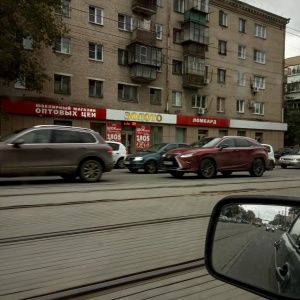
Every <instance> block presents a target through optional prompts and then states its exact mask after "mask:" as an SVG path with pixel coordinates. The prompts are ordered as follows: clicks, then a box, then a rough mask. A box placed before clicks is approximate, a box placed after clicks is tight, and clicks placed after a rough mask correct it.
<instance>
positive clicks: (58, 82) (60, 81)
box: [54, 74, 71, 95]
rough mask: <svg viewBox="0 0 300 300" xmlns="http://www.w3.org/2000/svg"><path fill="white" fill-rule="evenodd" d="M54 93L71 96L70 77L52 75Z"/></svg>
mask: <svg viewBox="0 0 300 300" xmlns="http://www.w3.org/2000/svg"><path fill="white" fill-rule="evenodd" d="M54 93H56V94H65V95H70V94H71V77H70V76H65V75H56V74H55V75H54Z"/></svg>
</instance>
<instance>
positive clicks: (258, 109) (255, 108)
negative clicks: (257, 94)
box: [252, 102, 265, 115]
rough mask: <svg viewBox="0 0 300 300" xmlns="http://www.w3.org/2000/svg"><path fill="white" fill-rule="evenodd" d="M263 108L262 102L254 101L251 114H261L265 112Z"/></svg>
mask: <svg viewBox="0 0 300 300" xmlns="http://www.w3.org/2000/svg"><path fill="white" fill-rule="evenodd" d="M264 108H265V104H264V103H261V102H256V103H254V106H253V108H252V114H253V115H263V114H264V113H265V112H264Z"/></svg>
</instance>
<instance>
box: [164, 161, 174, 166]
mask: <svg viewBox="0 0 300 300" xmlns="http://www.w3.org/2000/svg"><path fill="white" fill-rule="evenodd" d="M164 165H167V166H172V165H173V162H172V161H164Z"/></svg>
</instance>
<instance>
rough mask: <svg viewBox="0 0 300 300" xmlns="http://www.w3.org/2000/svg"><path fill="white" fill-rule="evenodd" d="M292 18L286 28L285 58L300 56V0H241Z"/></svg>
mask: <svg viewBox="0 0 300 300" xmlns="http://www.w3.org/2000/svg"><path fill="white" fill-rule="evenodd" d="M240 1H242V2H245V3H248V4H250V5H253V6H256V7H258V8H260V9H263V10H266V11H269V12H271V13H273V14H276V15H279V16H281V17H284V18H287V19H290V22H289V23H288V24H287V28H286V42H285V58H289V57H294V56H300V17H299V6H298V5H299V4H300V0H240Z"/></svg>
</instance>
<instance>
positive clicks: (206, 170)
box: [197, 158, 217, 179]
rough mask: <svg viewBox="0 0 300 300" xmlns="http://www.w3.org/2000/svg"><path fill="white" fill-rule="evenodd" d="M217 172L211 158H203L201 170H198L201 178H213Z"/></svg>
mask: <svg viewBox="0 0 300 300" xmlns="http://www.w3.org/2000/svg"><path fill="white" fill-rule="evenodd" d="M216 173H217V172H216V166H215V163H214V162H213V161H212V160H211V159H209V158H204V159H202V160H201V162H200V165H199V170H198V172H197V174H198V176H199V177H200V178H204V179H210V178H213V177H214V176H215V175H216Z"/></svg>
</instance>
